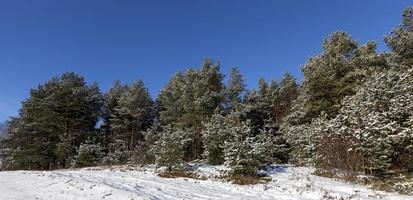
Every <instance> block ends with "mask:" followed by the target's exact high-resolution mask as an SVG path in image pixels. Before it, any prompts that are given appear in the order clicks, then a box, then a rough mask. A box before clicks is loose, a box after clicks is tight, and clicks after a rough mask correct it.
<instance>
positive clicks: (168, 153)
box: [152, 126, 190, 171]
mask: <svg viewBox="0 0 413 200" xmlns="http://www.w3.org/2000/svg"><path fill="white" fill-rule="evenodd" d="M162 129H163V131H162V135H161V137H160V138H159V140H158V141H156V142H155V145H154V146H153V149H152V151H153V152H154V153H155V158H156V164H157V165H158V166H165V167H167V168H168V170H169V171H171V170H172V169H174V168H179V167H180V164H182V163H183V158H184V153H185V152H184V150H185V146H186V145H187V143H188V142H189V140H190V139H189V137H188V134H186V133H185V132H184V131H182V130H173V129H172V128H171V127H169V126H166V127H163V128H162Z"/></svg>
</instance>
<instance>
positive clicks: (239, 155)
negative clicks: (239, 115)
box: [224, 121, 259, 175]
mask: <svg viewBox="0 0 413 200" xmlns="http://www.w3.org/2000/svg"><path fill="white" fill-rule="evenodd" d="M230 131H231V133H232V135H233V136H232V137H233V139H232V140H230V141H228V142H225V148H224V156H225V157H224V159H225V165H226V166H227V167H230V168H231V169H232V170H233V171H232V173H233V174H234V175H255V174H256V173H257V168H258V166H259V159H258V157H257V154H256V153H257V152H256V151H255V149H254V147H255V141H254V139H255V138H254V137H251V136H249V135H250V128H249V127H248V125H247V123H246V122H237V121H233V125H232V126H231V129H230Z"/></svg>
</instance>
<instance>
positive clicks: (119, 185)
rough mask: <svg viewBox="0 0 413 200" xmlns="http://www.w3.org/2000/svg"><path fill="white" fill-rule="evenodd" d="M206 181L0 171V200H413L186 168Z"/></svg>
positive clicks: (99, 170) (307, 180)
mask: <svg viewBox="0 0 413 200" xmlns="http://www.w3.org/2000/svg"><path fill="white" fill-rule="evenodd" d="M191 167H192V169H193V170H194V171H195V172H196V173H200V174H202V175H204V176H206V177H209V179H208V180H195V179H187V178H175V179H168V178H161V177H159V176H157V175H156V173H155V168H154V167H153V166H149V167H148V166H147V167H145V168H141V167H128V166H116V167H95V168H83V169H70V170H57V171H7V172H0V199H1V200H3V199H7V200H26V199H57V200H72V199H73V200H74V199H79V200H82V199H114V200H123V199H286V200H289V199H297V200H298V199H303V200H306V199H308V200H309V199H323V198H325V199H338V198H339V197H342V199H384V200H386V199H387V200H404V199H413V197H412V196H403V195H399V194H396V193H386V192H382V191H374V190H371V189H368V188H367V187H365V186H360V185H351V184H349V183H345V182H341V181H338V180H333V179H330V178H323V177H318V176H315V175H312V174H311V173H312V171H313V169H311V168H306V167H291V166H277V167H272V168H268V169H266V170H264V171H262V172H263V173H267V174H269V175H270V176H271V177H272V179H273V180H272V182H270V183H268V184H259V185H235V184H231V183H228V182H224V181H222V180H219V179H217V178H216V177H217V176H219V175H220V174H221V173H222V172H223V171H226V170H228V168H225V167H223V166H208V165H203V164H192V166H191Z"/></svg>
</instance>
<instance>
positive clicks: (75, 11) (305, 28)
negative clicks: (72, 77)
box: [0, 0, 412, 121]
mask: <svg viewBox="0 0 413 200" xmlns="http://www.w3.org/2000/svg"><path fill="white" fill-rule="evenodd" d="M409 3H410V4H412V2H409V1H401V0H388V1H384V0H383V1H377V0H363V1H358V0H349V1H338V0H337V1H331V0H324V1H322V0H313V1H306V0H302V1H297V0H289V1H287V0H285V1H275V0H271V1H265V0H257V1H255V0H254V1H253V0H250V1H244V0H225V1H223V0H208V1H207V0H190V1H189V0H188V1H185V0H175V1H174V0H164V1H159V0H148V1H138V0H133V1H132V0H131V1H127V0H122V1H115V0H96V1H93V0H60V1H56V0H48V1H46V0H36V1H32V0H26V1H22V0H10V1H5V0H0V75H1V77H0V121H3V120H6V119H7V118H8V116H10V115H16V114H17V112H18V109H19V108H20V102H21V101H22V100H23V99H25V98H27V96H28V94H29V91H30V89H31V88H35V87H37V85H38V84H41V83H44V82H46V81H47V80H48V79H50V78H51V77H52V76H55V75H60V74H62V73H63V72H66V71H74V72H76V73H79V74H81V75H83V76H85V77H86V80H87V81H88V82H89V83H91V82H94V81H96V82H97V83H98V84H99V85H100V88H101V90H102V91H106V90H107V89H108V88H109V87H110V86H111V84H112V83H113V81H114V80H121V81H123V82H127V83H130V82H131V81H133V80H136V79H142V80H144V81H145V84H146V86H147V87H148V88H149V90H150V92H151V95H152V96H153V97H156V95H157V93H158V91H159V90H160V89H161V88H162V87H163V86H164V85H165V84H166V82H167V81H168V79H169V78H170V77H171V76H172V75H173V74H174V73H175V72H176V71H179V70H185V69H187V68H188V67H196V66H199V65H200V64H201V62H202V60H203V59H204V58H205V57H211V58H213V59H215V60H219V61H220V62H221V64H222V71H223V72H224V73H226V74H227V73H228V72H229V69H230V68H231V67H233V66H237V67H238V68H239V69H240V71H241V72H242V73H243V74H244V75H245V77H246V78H247V85H248V87H249V88H253V87H256V85H257V81H258V79H259V78H260V77H264V78H265V79H267V80H269V79H271V78H276V79H279V78H280V77H281V76H282V74H283V73H284V72H287V71H289V72H291V73H293V74H294V75H295V76H297V77H298V78H299V79H301V78H302V75H301V73H300V71H299V68H300V66H301V65H302V64H304V63H305V62H306V60H307V58H308V57H309V56H311V55H315V54H317V53H318V52H319V51H320V46H321V42H322V40H323V38H325V37H326V36H328V34H330V33H331V32H334V31H336V30H344V31H347V32H349V33H350V34H351V35H352V36H353V38H354V39H356V40H358V41H359V42H360V43H365V42H366V41H368V40H375V41H377V42H378V43H379V49H380V50H385V48H386V47H385V45H384V43H383V36H384V35H386V34H388V33H389V32H390V31H391V29H392V28H393V27H394V26H396V25H397V24H399V23H400V22H401V13H402V10H403V9H404V8H405V7H407V6H408V5H409Z"/></svg>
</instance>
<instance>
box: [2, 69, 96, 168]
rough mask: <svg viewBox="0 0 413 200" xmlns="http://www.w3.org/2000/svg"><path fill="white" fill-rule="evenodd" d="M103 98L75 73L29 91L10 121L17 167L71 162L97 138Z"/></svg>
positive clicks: (12, 149)
mask: <svg viewBox="0 0 413 200" xmlns="http://www.w3.org/2000/svg"><path fill="white" fill-rule="evenodd" d="M101 105H102V97H101V94H100V92H99V89H98V87H97V85H96V84H94V85H91V86H87V85H86V83H85V81H84V79H83V78H82V77H80V76H79V75H76V74H74V73H64V74H63V75H62V76H61V77H55V78H53V79H51V80H50V81H48V82H47V83H46V84H44V85H40V86H39V87H38V88H37V89H33V90H31V92H30V97H29V98H28V99H27V100H25V101H24V102H23V105H22V109H21V110H20V113H19V117H17V118H13V119H12V121H11V123H10V143H9V144H10V148H11V151H12V152H11V156H12V159H13V162H14V165H15V166H14V167H15V168H24V169H27V168H36V169H46V168H50V167H52V166H64V167H67V166H69V165H70V164H71V162H72V161H73V159H74V155H75V153H76V149H77V148H78V147H79V146H80V144H81V143H82V142H83V141H85V140H86V139H88V138H93V137H96V130H95V127H96V123H97V121H98V118H99V115H100V113H101Z"/></svg>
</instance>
